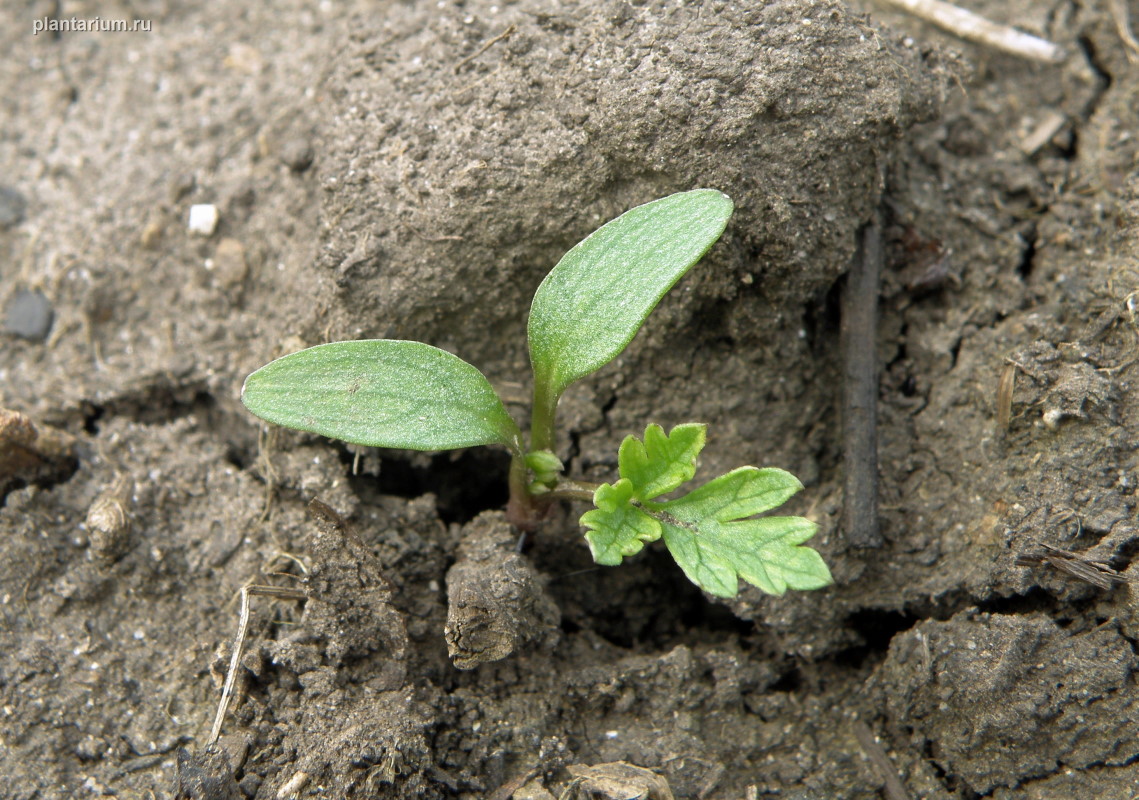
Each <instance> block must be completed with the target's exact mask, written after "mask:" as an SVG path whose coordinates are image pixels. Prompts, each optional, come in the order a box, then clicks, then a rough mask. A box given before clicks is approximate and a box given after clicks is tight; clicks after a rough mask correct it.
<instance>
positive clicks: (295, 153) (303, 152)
mask: <svg viewBox="0 0 1139 800" xmlns="http://www.w3.org/2000/svg"><path fill="white" fill-rule="evenodd" d="M312 158H313V152H312V145H311V144H309V143H308V140H307V139H301V138H296V139H290V140H289V141H287V142H285V143H284V145H282V146H281V161H282V162H284V163H285V164H286V165H287V166H288V168H289V169H291V170H292V171H293V172H304V171H305V170H306V169H308V168H309V167H311V166H312Z"/></svg>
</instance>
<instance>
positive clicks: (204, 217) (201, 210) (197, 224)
mask: <svg viewBox="0 0 1139 800" xmlns="http://www.w3.org/2000/svg"><path fill="white" fill-rule="evenodd" d="M187 227H188V229H189V231H190V233H196V234H198V235H199V236H213V235H214V231H216V230H217V227H218V207H217V206H215V205H213V204H212V203H203V204H200V205H194V206H190V222H189V225H188V226H187Z"/></svg>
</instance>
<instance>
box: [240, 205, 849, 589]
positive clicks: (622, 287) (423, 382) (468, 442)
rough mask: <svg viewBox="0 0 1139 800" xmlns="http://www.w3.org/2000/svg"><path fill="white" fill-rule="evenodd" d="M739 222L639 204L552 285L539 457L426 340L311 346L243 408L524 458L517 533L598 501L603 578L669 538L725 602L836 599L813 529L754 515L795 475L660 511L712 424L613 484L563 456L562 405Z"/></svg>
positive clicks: (602, 231) (661, 437) (707, 488)
mask: <svg viewBox="0 0 1139 800" xmlns="http://www.w3.org/2000/svg"><path fill="white" fill-rule="evenodd" d="M732 210H733V206H732V201H731V200H730V199H729V198H728V197H727V196H726V195H724V194H722V193H720V192H718V191H715V190H711V189H697V190H694V191H690V192H681V193H679V194H674V195H671V196H669V197H665V198H662V199H660V200H656V201H654V202H651V203H647V204H645V205H643V206H638V207H637V208H634V209H632V210H630V211H628V212H626V213H625V214H622V215H621V216H620V217H618V218H617V219H615V220H613V221H611V222H609V223H607V224H605V225H603V226H602V227H601V228H599V229H598V230H596V231H594V232H593V233H592V234H590V235H589V236H588V237H587V238H586V239H585V240H584V241H582V242H580V243H579V244H577V245H576V246H575V247H574V248H573V249H571V250H570V251H569V252H568V253H566V254H565V256H564V257H563V258H562V260H561V261H559V262H558V264H557V266H556V267H554V269H553V270H552V271H551V272H550V274H549V275H547V276H546V279H545V280H544V281H543V282H542V285H541V286H539V287H538V291H537V293H536V294H535V295H534V302H533V305H532V307H531V309H530V321H529V331H528V333H529V344H530V361H531V364H532V366H533V368H534V408H533V415H532V423H531V430H530V445H529V448H527V447H526V444H525V442H524V440H523V436H522V432H521V431H520V430H519V428H518V425H517V424H515V422H514V420H513V419H511V417H510V415H509V414H508V413H507V411H506V408H505V407H504V406H503V404H502V401H501V400H500V399H499V397H498V395H497V394H496V393H495V391H494V389H493V388H492V387H491V385H490V382H489V381H487V379H486V378H485V377H484V376H483V375H482V373H481V372H479V371H478V370H477V369H475V368H474V367H473V366H471V365H470V364H468V363H466V362H465V361H463V360H462V359H460V358H458V357H457V356H454V355H451V354H450V353H447V352H445V351H443V350H440V349H438V348H436V347H432V346H430V345H427V344H423V343H422V342H410V341H398V340H390V339H378V340H366V341H355V342H333V343H331V344H323V345H318V346H316V347H310V348H308V349H307V350H302V351H300V352H299V353H293V354H292V355H288V356H285V357H284V358H280V359H277V360H276V361H274V362H272V363H271V364H268V365H266V366H264V367H262V368H261V369H259V370H257V371H256V372H254V373H253V374H252V375H250V376H249V377H248V378H247V379H246V381H245V387H244V389H243V390H242V402H244V403H245V406H246V408H248V409H249V410H250V411H251V412H253V413H254V414H256V415H257V416H258V417H261V418H262V419H264V420H267V421H269V422H273V423H276V424H278V425H284V426H286V427H289V428H295V429H297V430H302V431H310V432H313V433H319V434H323V435H325V436H330V437H333V438H336V439H341V440H343V441H345V442H350V443H353V444H360V445H367V446H371V447H394V448H405V449H411V450H450V449H454V448H459V447H472V446H474V445H484V444H486V445H490V444H499V445H503V446H504V447H506V448H507V450H509V451H510V454H511V465H510V477H509V481H510V501H509V503H508V505H507V517H508V518H509V519H510V521H511V522H512V523H514V524H515V525H516V526H518V527H519V528H522V529H526V530H532V529H534V528H535V527H536V526H537V524H538V523H539V521H540V520H541V518H542V517H543V515H544V514H545V512H546V510H547V509H548V508H549V506H550V504H551V503H553V502H555V501H558V500H566V499H576V500H585V501H589V502H592V503H593V504H594V506H595V508H593V509H592V510H590V511H587V512H586V513H585V514H584V515H582V517H581V524H582V525H583V526H584V527H585V528H586V529H587V533H586V534H585V536H586V539H587V540H588V541H589V547H590V550H591V551H592V553H593V558H594V560H596V561H597V563H599V564H620V563H621V560H622V559H623V558H625V557H626V556H631V555H633V554H635V553H637V552H639V551H640V550H641V548H642V547H644V545H645V544H646V543H648V542H654V541H656V540H657V539H660V538H662V537H663V538H664V542H665V545H666V546H667V547H668V549H669V552H671V553H672V556H673V558H675V559H676V563H677V564H679V565H680V568H681V569H683V570H684V573H685V574H686V575H687V576H688V577H689V578H690V579H691V580H692V581H693V582H694V583H695V584H697V585H698V586H700V587H701V588H702V589H704V590H705V591H708V592H710V593H712V594H714V595H718V596H720V597H733V596H735V594H736V593H737V591H738V589H739V584H738V579H739V578H743V579H744V580H745V581H747V582H748V583H751V584H753V585H755V586H757V587H759V588H760V589H761V590H763V591H764V592H767V593H769V594H775V595H781V594H783V592H784V591H786V590H787V589H788V588H790V589H818V588H820V587H822V586H826V585H827V584H829V583H830V582H831V576H830V571H829V570H828V569H827V566H826V564H825V563H824V562H823V560H822V558H821V557H820V556H819V554H818V553H817V552H815V551H814V550H812V549H810V548H809V547H805V546H803V543H804V542H805V541H807V540H808V539H810V538H811V536H812V535H814V533H815V524H814V523H813V522H811V521H810V520H807V519H804V518H802V517H755V516H754V515H756V514H759V513H761V512H763V511H768V510H770V509H772V508H775V507H776V506H779V505H781V504H782V503H783V502H784V501H785V500H787V498H789V497H790V496H791V495H793V494H795V493H796V492H797V491H799V489H801V488H802V484H801V483H800V482H799V480H798V479H797V478H795V476H793V475H791V474H790V473H788V472H785V471H783V470H781V469H775V468H767V469H757V468H755V467H740V468H739V469H735V470H732V471H731V472H729V473H727V474H726V475H722V476H720V477H719V478H716V479H715V480H712V481H710V482H708V483H706V484H704V485H703V486H701V487H700V488H698V489H695V490H694V491H692V492H689V493H688V494H685V495H682V496H680V497H675V498H673V499H670V500H659V499H658V498H660V497H662V496H663V495H666V494H668V493H669V492H672V491H673V490H675V489H677V488H678V487H679V486H680V485H681V484H682V483H685V482H686V481H688V480H690V479H691V478H692V477H693V476H694V475H695V474H696V459H697V456H698V455H699V454H700V450H701V449H702V448H703V447H704V433H705V426H704V425H702V424H697V423H686V424H683V425H677V426H676V427H675V428H673V429H672V431H671V432H669V433H665V431H664V430H663V429H662V428H661V427H660V426H659V425H649V426H648V428H647V429H646V430H645V435H644V438H643V439H637V438H636V437H635V436H628V437H626V439H625V441H624V442H622V443H621V448H620V451H619V453H618V468H619V473H620V476H619V478H618V479H617V480H616V481H614V482H613V483H603V484H600V485H597V484H588V483H585V482H583V481H579V480H574V479H572V478H569V477H566V476H565V475H563V465H562V463H561V461H560V460H559V459H558V458H557V456H555V455H554V452H553V450H554V442H555V428H554V416H555V412H556V409H557V405H558V400H559V398H560V397H561V396H562V393H563V392H564V391H565V390H566V388H567V387H568V386H569V385H570V384H572V383H573V382H574V381H577V380H579V379H581V378H583V377H585V376H586V375H589V374H590V373H592V372H595V371H596V370H598V369H600V368H601V367H603V366H604V365H605V364H607V363H609V362H610V361H611V360H613V359H614V358H615V357H616V356H617V355H618V354H619V353H620V352H621V351H622V350H624V349H625V347H626V345H628V344H629V342H630V341H632V339H633V336H634V335H635V334H636V333H637V330H638V329H639V328H640V327H641V324H642V323H643V322H644V321H645V318H646V317H647V316H648V315H649V313H650V312H651V311H652V310H653V308H655V307H656V305H657V303H658V302H659V301H660V299H661V297H663V296H664V295H665V293H666V292H668V290H669V289H671V288H672V286H673V285H674V284H675V283H676V282H677V281H678V280H679V279H680V278H681V277H682V276H683V275H684V273H685V272H687V271H688V269H689V268H690V267H691V266H692V265H693V264H695V263H696V262H697V261H699V260H700V259H701V258H702V257H703V255H704V254H705V253H706V252H707V251H708V249H709V248H710V247H711V246H712V245H713V244H714V243H715V242H716V240H717V239H719V238H720V235H721V234H722V233H723V232H724V228H725V226H726V225H727V223H728V217H730V216H731V214H732Z"/></svg>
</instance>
